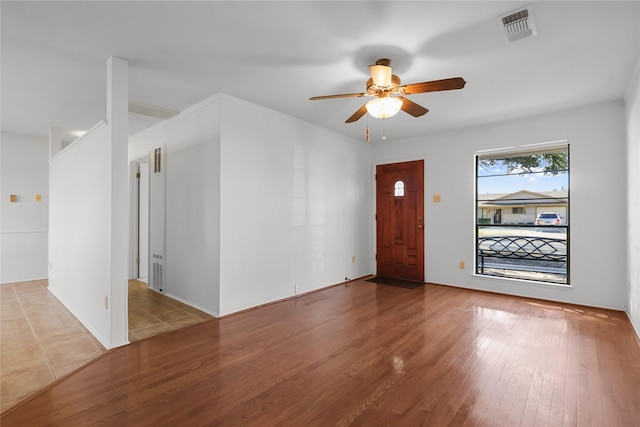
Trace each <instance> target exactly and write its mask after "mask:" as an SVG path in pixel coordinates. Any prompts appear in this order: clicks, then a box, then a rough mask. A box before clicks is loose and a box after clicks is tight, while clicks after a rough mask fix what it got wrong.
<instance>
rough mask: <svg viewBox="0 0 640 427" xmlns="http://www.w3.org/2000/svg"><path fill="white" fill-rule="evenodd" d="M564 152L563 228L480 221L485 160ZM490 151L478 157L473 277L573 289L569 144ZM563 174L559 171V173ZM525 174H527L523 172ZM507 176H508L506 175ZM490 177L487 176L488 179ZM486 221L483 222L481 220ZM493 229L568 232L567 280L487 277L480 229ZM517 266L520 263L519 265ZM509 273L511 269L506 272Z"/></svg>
mask: <svg viewBox="0 0 640 427" xmlns="http://www.w3.org/2000/svg"><path fill="white" fill-rule="evenodd" d="M562 149H566V152H567V165H566V170H561V171H562V172H566V174H567V190H566V191H567V196H566V198H563V199H566V213H565V218H564V221H563V224H561V225H535V221H534V224H491V223H490V222H489V223H487V222H486V221H485V220H486V219H487V218H479V217H478V213H479V210H480V209H481V207H480V206H481V203H482V202H485V201H486V200H480V198H479V193H478V180H479V179H481V178H482V177H481V176H480V175H479V167H480V166H479V162H480V160H482V159H488V158H492V159H501V158H505V159H506V158H509V157H519V156H523V155H529V154H544V153H552V152H558V151H562ZM487 151H489V152H491V154H488V155H487V154H484V155H483V154H481V153H477V154H476V155H475V195H474V199H475V206H474V210H475V212H474V218H475V221H474V222H475V227H474V229H475V233H474V234H475V236H474V244H475V257H474V260H475V266H474V274H475V275H479V276H482V277H491V278H496V277H499V278H503V279H507V280H518V281H525V282H532V283H543V284H550V285H561V286H571V276H570V272H571V227H570V226H571V221H570V220H569V219H570V208H571V164H570V162H571V150H570V144H569V143H568V142H566V143H563V144H560V145H556V146H548V147H546V148H540V149H534V150H515V149H514V150H499V151H498V150H496V151H491V150H487ZM559 171H560V170H559ZM522 174H528V173H522ZM506 175H508V174H506ZM485 177H487V176H485ZM522 209H523V213H524V212H526V210H525V208H524V207H523V208H522ZM536 217H537V213H536ZM481 219H482V220H483V221H480V220H481ZM492 227H496V228H497V227H501V228H507V229H508V228H510V227H513V228H519V229H541V228H542V229H546V228H550V229H554V230H557V229H564V230H565V233H566V234H565V235H566V239H565V244H566V260H565V261H564V265H565V271H564V277H565V280H564V281H563V282H559V281H553V280H544V279H540V278H526V277H522V276H520V277H518V275H516V274H513V275H509V274H504V275H496V274H488V273H485V272H484V271H482V272H481V269H483V267H484V257H483V259H482V265H481V256H480V253H482V252H483V251H481V248H480V244H481V243H486V242H482V241H481V240H480V230H481V229H486V228H492ZM498 243H499V244H504V243H503V242H498ZM534 243H535V244H541V245H542V246H544V244H545V243H540V242H534ZM516 265H517V264H516ZM507 270H508V269H507ZM512 270H513V271H519V270H518V269H517V268H514V269H512ZM541 272H542V271H538V273H541Z"/></svg>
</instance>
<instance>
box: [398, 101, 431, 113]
mask: <svg viewBox="0 0 640 427" xmlns="http://www.w3.org/2000/svg"><path fill="white" fill-rule="evenodd" d="M398 98H399V99H402V107H400V108H401V109H402V111H404V112H405V113H409V114H411V115H412V116H413V117H420V116H422V115H425V114H426V113H428V112H429V110H427V109H426V108H424V107H423V106H422V105H419V104H416V103H415V102H413V101H410V100H408V99H407V98H405V97H403V96H398Z"/></svg>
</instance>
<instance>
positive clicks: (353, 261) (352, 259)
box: [351, 255, 356, 264]
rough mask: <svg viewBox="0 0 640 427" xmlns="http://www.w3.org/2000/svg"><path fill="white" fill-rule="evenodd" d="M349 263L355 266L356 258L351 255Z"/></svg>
mask: <svg viewBox="0 0 640 427" xmlns="http://www.w3.org/2000/svg"><path fill="white" fill-rule="evenodd" d="M351 263H352V264H355V263H356V256H355V255H353V256H352V257H351Z"/></svg>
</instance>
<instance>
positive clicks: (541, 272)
mask: <svg viewBox="0 0 640 427" xmlns="http://www.w3.org/2000/svg"><path fill="white" fill-rule="evenodd" d="M476 217H477V221H476V256H477V259H476V269H475V272H476V274H479V275H483V276H495V277H504V278H511V279H521V280H530V281H536V282H548V283H556V284H569V145H568V144H564V145H562V146H555V147H553V148H547V149H545V150H536V151H526V152H512V153H504V152H502V153H500V154H495V153H492V154H487V155H478V156H477V157H476Z"/></svg>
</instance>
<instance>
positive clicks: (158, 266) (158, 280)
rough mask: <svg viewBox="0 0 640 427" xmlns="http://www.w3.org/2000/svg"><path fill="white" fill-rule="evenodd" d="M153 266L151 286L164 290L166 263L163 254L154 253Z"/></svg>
mask: <svg viewBox="0 0 640 427" xmlns="http://www.w3.org/2000/svg"><path fill="white" fill-rule="evenodd" d="M153 259H154V261H153V267H152V269H151V288H152V289H156V290H158V291H160V292H164V265H163V262H162V255H159V254H153Z"/></svg>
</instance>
